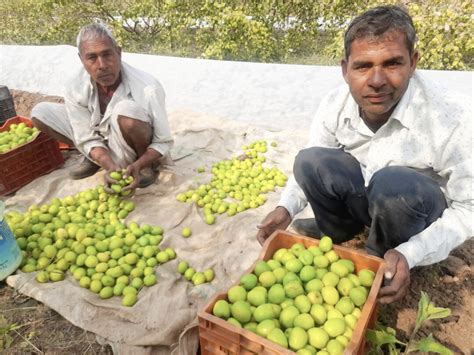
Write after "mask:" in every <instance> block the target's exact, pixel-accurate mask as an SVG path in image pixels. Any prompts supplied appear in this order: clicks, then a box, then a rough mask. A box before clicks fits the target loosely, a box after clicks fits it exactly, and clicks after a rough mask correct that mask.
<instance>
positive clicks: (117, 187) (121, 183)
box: [109, 169, 134, 196]
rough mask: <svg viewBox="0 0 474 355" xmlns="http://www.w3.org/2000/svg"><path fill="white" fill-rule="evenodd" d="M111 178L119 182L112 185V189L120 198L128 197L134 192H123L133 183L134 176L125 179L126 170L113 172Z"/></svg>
mask: <svg viewBox="0 0 474 355" xmlns="http://www.w3.org/2000/svg"><path fill="white" fill-rule="evenodd" d="M109 176H110V177H111V178H112V179H114V180H115V181H117V183H116V184H111V185H110V189H111V190H112V191H113V192H115V193H116V194H119V195H120V196H128V195H130V194H131V193H132V190H123V188H124V187H126V186H128V185H130V184H131V183H132V182H133V180H134V179H133V176H127V177H125V170H124V169H123V170H117V171H112V172H111V173H110V174H109Z"/></svg>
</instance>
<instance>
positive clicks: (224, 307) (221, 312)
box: [212, 300, 230, 319]
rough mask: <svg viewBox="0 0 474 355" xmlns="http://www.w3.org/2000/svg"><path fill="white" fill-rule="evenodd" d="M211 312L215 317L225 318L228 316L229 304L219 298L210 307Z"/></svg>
mask: <svg viewBox="0 0 474 355" xmlns="http://www.w3.org/2000/svg"><path fill="white" fill-rule="evenodd" d="M212 314H214V315H215V316H216V317H219V318H223V319H227V318H229V317H230V305H229V303H228V302H227V301H226V300H219V301H217V302H216V303H215V304H214V307H213V308H212Z"/></svg>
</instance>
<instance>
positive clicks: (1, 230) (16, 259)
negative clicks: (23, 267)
mask: <svg viewBox="0 0 474 355" xmlns="http://www.w3.org/2000/svg"><path fill="white" fill-rule="evenodd" d="M4 212H5V204H4V203H3V201H1V200H0V281H1V280H4V279H6V278H7V276H8V275H11V274H12V273H13V272H15V270H16V269H18V266H20V263H21V252H20V248H19V247H18V244H17V242H16V239H15V236H14V235H13V233H12V231H11V230H10V227H9V226H8V224H7V221H6V220H5V218H4Z"/></svg>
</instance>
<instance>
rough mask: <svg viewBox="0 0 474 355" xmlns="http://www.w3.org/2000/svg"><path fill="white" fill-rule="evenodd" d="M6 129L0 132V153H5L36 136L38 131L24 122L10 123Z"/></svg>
mask: <svg viewBox="0 0 474 355" xmlns="http://www.w3.org/2000/svg"><path fill="white" fill-rule="evenodd" d="M8 128H9V129H8V131H3V132H0V154H3V153H6V152H8V151H10V150H13V149H15V148H17V147H19V146H20V145H22V144H25V143H26V142H30V141H32V140H33V139H35V138H36V136H37V135H38V133H39V131H38V129H37V128H36V127H28V126H27V125H26V124H25V123H24V122H21V123H19V124H16V123H14V124H11V125H10V126H9V127H8Z"/></svg>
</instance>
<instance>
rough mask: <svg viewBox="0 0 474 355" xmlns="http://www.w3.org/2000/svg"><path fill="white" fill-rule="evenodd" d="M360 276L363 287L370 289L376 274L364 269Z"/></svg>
mask: <svg viewBox="0 0 474 355" xmlns="http://www.w3.org/2000/svg"><path fill="white" fill-rule="evenodd" d="M358 276H359V280H360V284H361V285H362V286H366V287H370V286H372V283H373V282H374V278H375V273H374V272H373V271H372V270H368V269H363V270H360V271H359V273H358Z"/></svg>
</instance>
